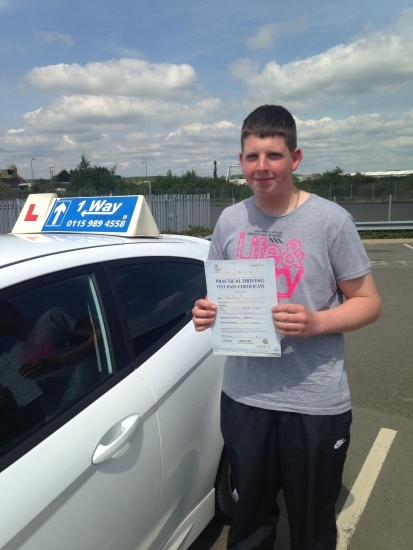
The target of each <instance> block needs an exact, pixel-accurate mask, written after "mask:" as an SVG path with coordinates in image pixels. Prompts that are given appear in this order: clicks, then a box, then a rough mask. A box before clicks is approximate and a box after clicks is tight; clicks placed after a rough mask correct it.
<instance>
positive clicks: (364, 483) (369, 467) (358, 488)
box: [336, 428, 397, 550]
mask: <svg viewBox="0 0 413 550" xmlns="http://www.w3.org/2000/svg"><path fill="white" fill-rule="evenodd" d="M396 434H397V432H395V431H394V430H388V429H387V428H382V429H381V430H380V431H379V434H378V436H377V437H376V441H375V442H374V444H373V447H372V448H371V449H370V452H369V454H368V456H367V458H366V461H365V462H364V464H363V467H362V469H361V471H360V473H359V475H358V478H357V479H356V481H355V483H354V485H353V488H352V489H351V491H350V494H349V495H348V497H347V500H346V502H345V504H344V507H343V509H342V511H341V513H340V515H339V516H338V519H337V529H338V543H337V549H336V550H347V547H348V544H349V542H350V539H351V536H352V535H353V533H354V531H355V529H356V526H357V522H358V520H359V519H360V517H361V514H362V513H363V511H364V508H365V507H366V504H367V501H368V499H369V497H370V494H371V492H372V490H373V487H374V484H375V483H376V480H377V477H378V475H379V473H380V470H381V468H382V466H383V463H384V461H385V459H386V456H387V454H388V452H389V450H390V447H391V444H392V443H393V439H394V438H395V436H396Z"/></svg>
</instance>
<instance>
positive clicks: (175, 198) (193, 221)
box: [146, 193, 211, 232]
mask: <svg viewBox="0 0 413 550" xmlns="http://www.w3.org/2000/svg"><path fill="white" fill-rule="evenodd" d="M146 200H147V202H148V204H149V207H150V209H151V211H152V215H153V217H154V218H155V221H156V223H157V225H158V227H159V230H160V231H176V232H180V231H187V230H188V229H189V226H201V227H211V225H210V224H211V215H210V211H211V208H210V206H211V205H210V195H209V193H207V194H205V195H151V196H147V197H146Z"/></svg>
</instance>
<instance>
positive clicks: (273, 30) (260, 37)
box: [247, 23, 280, 50]
mask: <svg viewBox="0 0 413 550" xmlns="http://www.w3.org/2000/svg"><path fill="white" fill-rule="evenodd" d="M279 29H280V25H279V24H278V23H268V24H267V25H263V26H262V27H260V28H259V29H258V32H257V34H255V35H254V36H249V37H248V38H247V45H248V46H249V47H250V48H252V49H253V50H260V49H264V50H266V49H270V48H272V47H273V45H274V41H275V40H276V39H277V38H278V34H279Z"/></svg>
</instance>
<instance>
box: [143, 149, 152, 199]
mask: <svg viewBox="0 0 413 550" xmlns="http://www.w3.org/2000/svg"><path fill="white" fill-rule="evenodd" d="M141 162H142V164H144V165H145V181H146V185H147V186H148V204H149V208H150V207H151V198H152V189H151V182H150V181H148V163H147V162H146V160H142V161H141Z"/></svg>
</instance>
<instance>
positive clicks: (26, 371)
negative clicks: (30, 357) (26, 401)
mask: <svg viewBox="0 0 413 550" xmlns="http://www.w3.org/2000/svg"><path fill="white" fill-rule="evenodd" d="M59 367H60V365H59V359H58V357H53V358H51V359H36V360H35V361H31V362H30V363H25V364H24V365H22V366H21V367H20V369H19V373H20V374H21V375H22V376H24V378H29V380H34V379H35V378H38V377H39V376H43V374H50V373H51V372H54V371H55V370H57V369H58V368H59Z"/></svg>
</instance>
